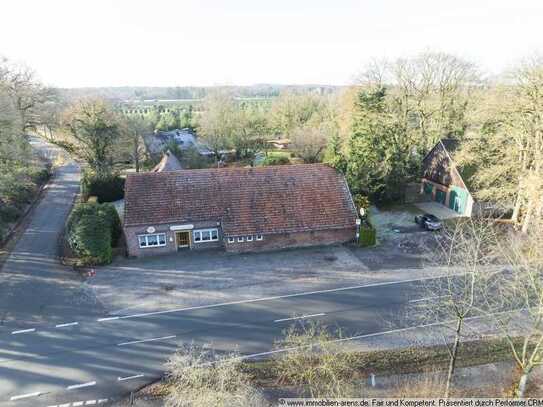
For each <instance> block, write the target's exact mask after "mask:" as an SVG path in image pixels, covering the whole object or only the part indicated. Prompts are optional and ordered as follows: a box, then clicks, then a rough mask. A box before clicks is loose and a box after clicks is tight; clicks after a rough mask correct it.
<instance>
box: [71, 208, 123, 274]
mask: <svg viewBox="0 0 543 407" xmlns="http://www.w3.org/2000/svg"><path fill="white" fill-rule="evenodd" d="M121 233H122V230H121V222H120V220H119V217H118V216H117V212H116V211H115V207H114V206H113V205H111V204H107V203H106V204H98V203H82V204H78V205H76V206H75V207H74V209H73V211H72V213H71V214H70V217H69V218H68V224H67V239H68V243H69V244H70V247H71V249H72V250H73V252H74V253H75V254H76V255H77V256H78V257H80V258H81V261H82V263H83V264H86V265H94V264H107V263H110V262H111V259H112V247H113V246H115V245H116V244H117V241H118V240H119V237H120V236H121Z"/></svg>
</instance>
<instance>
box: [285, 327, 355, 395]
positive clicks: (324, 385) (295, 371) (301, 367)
mask: <svg viewBox="0 0 543 407" xmlns="http://www.w3.org/2000/svg"><path fill="white" fill-rule="evenodd" d="M341 336H342V335H341V332H340V331H330V330H328V329H327V328H326V327H325V326H323V325H321V324H319V323H318V322H314V321H308V322H305V321H304V322H301V323H300V324H299V325H292V326H290V327H289V328H288V329H287V331H286V332H285V338H284V339H282V340H281V341H279V342H277V343H276V345H275V347H276V348H277V349H292V350H291V351H290V352H285V353H279V354H278V356H277V358H276V360H275V368H274V369H275V373H276V375H277V378H278V381H279V383H281V384H286V385H294V386H297V387H302V388H304V389H305V390H306V391H307V392H308V393H309V394H310V396H311V397H312V398H321V397H332V398H333V397H337V398H340V397H355V396H356V395H358V393H357V388H356V386H355V382H354V380H353V379H354V378H355V377H356V376H357V372H356V369H355V367H354V366H355V363H354V362H355V360H354V353H352V352H345V347H344V346H342V344H341V343H340V342H335V341H334V340H335V339H338V338H341Z"/></svg>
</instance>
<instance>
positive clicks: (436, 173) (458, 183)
mask: <svg viewBox="0 0 543 407" xmlns="http://www.w3.org/2000/svg"><path fill="white" fill-rule="evenodd" d="M457 148H458V141H456V140H453V139H443V140H440V141H439V142H438V143H437V144H436V145H435V146H434V148H432V150H430V152H429V153H428V154H427V155H426V157H425V158H424V160H423V176H422V185H421V193H423V194H426V195H428V197H429V198H430V199H431V200H432V201H435V202H438V203H440V204H442V205H445V206H448V207H449V208H450V209H452V210H454V211H455V212H457V213H459V214H461V215H464V216H471V215H472V211H473V203H474V201H473V197H472V195H471V193H470V192H469V190H468V187H467V186H466V182H465V180H464V178H463V177H462V174H461V173H460V169H459V168H458V167H457V166H456V165H455V163H454V160H453V158H452V154H454V152H455V150H456V149H457Z"/></svg>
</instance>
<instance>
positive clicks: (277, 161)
mask: <svg viewBox="0 0 543 407" xmlns="http://www.w3.org/2000/svg"><path fill="white" fill-rule="evenodd" d="M285 164H290V160H289V158H288V157H287V156H284V155H269V156H267V157H266V158H265V159H264V161H263V162H262V165H285Z"/></svg>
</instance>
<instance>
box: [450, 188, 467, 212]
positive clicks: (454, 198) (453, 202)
mask: <svg viewBox="0 0 543 407" xmlns="http://www.w3.org/2000/svg"><path fill="white" fill-rule="evenodd" d="M467 201H468V193H467V191H466V190H465V189H461V188H458V187H453V189H452V190H451V193H450V194H449V208H451V209H452V210H453V211H455V212H458V213H460V214H463V213H464V211H465V210H466V205H467Z"/></svg>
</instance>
